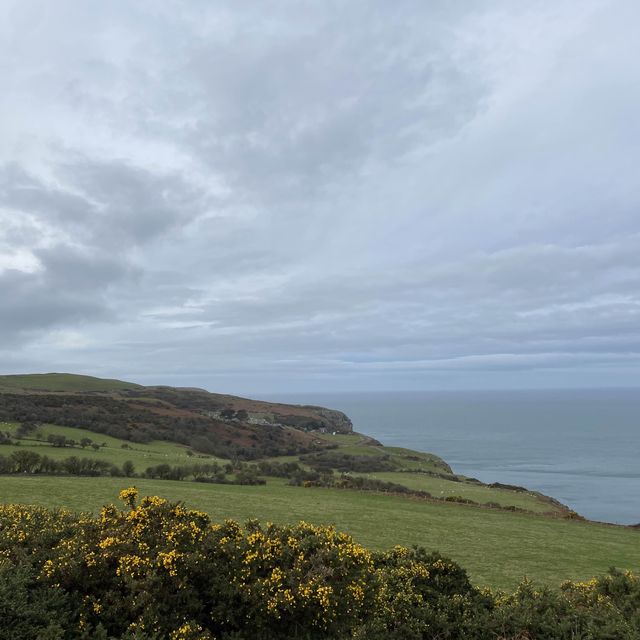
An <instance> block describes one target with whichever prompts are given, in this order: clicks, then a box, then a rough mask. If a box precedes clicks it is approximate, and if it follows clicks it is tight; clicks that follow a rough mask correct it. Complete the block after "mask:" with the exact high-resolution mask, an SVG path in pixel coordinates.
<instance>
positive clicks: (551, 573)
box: [0, 374, 640, 587]
mask: <svg viewBox="0 0 640 640" xmlns="http://www.w3.org/2000/svg"><path fill="white" fill-rule="evenodd" d="M0 474H2V477H1V482H0V502H16V501H18V502H24V503H36V504H40V505H44V506H49V507H58V506H61V507H69V508H72V509H77V510H96V509H98V508H99V507H100V504H101V503H102V502H103V501H104V500H106V499H108V496H109V495H111V494H113V492H114V490H116V489H117V488H122V487H124V486H126V484H130V483H131V482H132V480H130V479H128V478H135V480H133V482H135V483H136V485H138V486H139V487H140V488H141V489H142V490H143V491H146V492H150V493H158V494H163V495H167V496H171V497H173V498H174V499H182V500H184V501H186V502H188V503H189V504H190V505H192V506H194V507H198V508H201V509H204V510H206V511H208V512H210V513H211V514H212V515H215V517H216V518H225V517H233V518H239V519H242V520H244V519H248V518H254V517H258V518H261V519H265V520H271V521H274V522H281V523H284V522H292V521H296V520H298V519H304V520H307V521H310V522H315V523H318V524H321V523H335V524H337V525H339V526H340V527H341V528H343V529H345V530H347V531H349V532H350V533H352V534H353V535H355V536H356V538H357V539H358V540H359V541H362V542H364V543H366V544H368V545H370V546H372V547H374V548H385V547H389V546H393V545H394V544H406V545H411V544H418V545H424V546H426V547H428V548H431V549H439V550H441V551H443V552H446V553H448V554H451V555H452V556H453V557H454V558H456V559H461V560H464V562H465V564H466V565H467V566H468V567H469V569H470V570H471V575H472V577H473V578H474V580H475V581H477V583H479V584H491V585H493V586H509V587H510V586H513V585H515V584H516V583H517V581H518V580H519V579H520V578H521V577H522V576H523V575H525V574H527V575H529V576H532V577H534V578H536V579H538V580H542V581H544V582H547V583H550V584H551V583H557V582H558V581H559V580H562V579H565V578H583V577H588V576H591V575H593V574H595V573H598V572H601V571H603V570H605V569H606V568H608V566H610V565H615V566H619V567H631V568H637V567H638V563H639V562H640V556H638V553H637V551H638V548H640V547H638V545H637V536H638V535H639V533H638V531H636V530H634V529H633V528H631V527H615V526H606V525H598V524H595V523H590V522H585V521H583V519H581V518H580V517H579V516H578V514H575V513H574V512H572V511H571V510H569V509H568V508H567V507H565V506H564V505H562V504H560V503H558V502H557V501H555V500H553V499H552V498H550V497H547V496H543V495H541V494H539V493H537V492H534V491H528V490H527V489H524V488H520V487H509V486H504V485H499V484H492V485H488V484H484V483H482V482H479V481H477V480H475V479H473V478H465V477H463V476H459V475H457V474H455V472H454V471H453V470H452V469H451V468H450V467H449V466H448V465H447V463H446V462H445V461H443V460H442V459H441V458H439V457H438V456H436V455H434V454H431V453H425V452H419V451H412V450H409V449H403V448H399V447H388V446H384V445H383V444H381V443H378V442H376V441H375V440H372V439H371V438H368V437H367V436H366V435H363V434H359V433H354V432H353V430H352V427H351V423H350V421H349V419H348V418H347V417H346V416H345V415H344V414H341V413H339V412H335V411H332V410H330V409H324V408H319V407H307V406H296V405H286V404H278V403H268V402H262V401H254V400H249V399H245V398H238V397H235V396H227V395H220V394H212V393H208V392H206V391H203V390H200V389H179V388H172V387H143V386H140V385H129V383H125V382H120V381H117V380H106V381H103V380H100V379H97V378H86V377H84V376H72V375H64V374H46V375H43V376H4V377H2V378H0ZM87 476H96V477H87ZM98 476H101V477H98ZM125 476H126V478H125ZM176 480H178V481H180V482H176ZM559 558H561V560H559Z"/></svg>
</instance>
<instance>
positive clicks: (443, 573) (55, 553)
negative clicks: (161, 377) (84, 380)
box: [0, 489, 640, 640]
mask: <svg viewBox="0 0 640 640" xmlns="http://www.w3.org/2000/svg"><path fill="white" fill-rule="evenodd" d="M120 495H121V498H122V500H123V501H124V502H125V508H124V509H119V508H116V507H115V506H113V505H109V506H106V507H104V508H103V509H102V511H101V513H100V514H99V516H97V517H94V516H91V515H82V514H81V515H76V514H72V513H70V512H67V511H63V510H60V511H52V510H47V509H41V508H37V507H22V506H17V505H5V506H0V615H1V616H2V620H3V625H2V626H1V627H0V638H11V639H16V640H17V639H24V638H39V639H40V638H41V639H43V640H63V639H64V640H66V639H69V640H71V639H89V638H95V639H98V640H99V639H102V640H107V639H117V638H124V639H129V640H134V639H137V640H152V639H153V640H161V639H162V640H164V639H172V640H206V639H211V638H218V639H221V640H222V639H227V640H232V639H235V640H239V639H242V638H252V639H253V638H256V639H260V638H263V639H267V638H268V639H274V640H277V639H284V638H301V639H302V638H304V639H309V640H311V639H315V638H317V639H320V638H323V639H324V638H327V639H329V638H334V639H341V638H358V639H361V640H364V639H365V638H366V639H371V640H375V639H377V638H379V639H382V638H385V639H397V640H400V639H413V638H415V639H420V638H425V639H426V638H434V639H435V638H438V639H445V638H449V639H454V638H459V639H461V640H462V639H471V640H473V639H475V638H477V639H479V640H484V639H485V638H486V639H489V638H491V639H497V638H514V639H515V638H517V639H520V640H524V639H535V638H554V639H556V638H557V639H564V638H566V639H567V640H568V639H572V640H573V639H578V638H581V639H585V640H587V639H593V640H596V639H601V638H602V639H604V638H611V639H614V638H616V639H617V638H639V637H640V633H639V631H640V614H639V612H640V584H639V581H638V578H637V577H635V576H634V575H632V574H630V573H620V572H612V573H611V574H610V575H608V576H606V577H604V578H601V579H595V580H592V581H590V582H588V583H572V582H568V583H565V584H563V585H562V587H561V589H559V590H555V591H554V590H550V589H542V590H536V589H535V588H534V587H533V586H532V585H531V584H529V583H527V582H525V583H523V584H522V585H521V587H520V588H519V589H518V590H517V591H516V593H514V594H492V593H490V592H489V591H480V590H478V589H477V588H475V587H474V586H473V585H472V584H471V583H470V582H469V579H468V577H467V575H466V573H465V571H464V570H463V569H461V568H460V567H459V566H458V565H456V564H455V563H453V562H451V561H450V560H447V559H445V558H442V557H441V556H439V555H438V554H434V553H427V552H426V551H424V550H420V549H416V550H407V549H404V548H400V547H398V548H395V549H393V550H391V551H389V552H385V553H373V552H370V551H368V550H367V549H365V548H363V547H361V546H360V545H357V544H355V543H354V542H353V540H352V539H351V537H350V536H348V535H346V534H344V533H339V532H337V531H335V530H334V529H333V528H331V527H316V526H312V525H309V524H305V523H299V524H297V525H290V526H276V525H272V524H267V525H260V524H259V523H258V522H255V521H252V522H248V523H246V524H245V525H244V526H240V525H239V524H238V523H236V522H233V521H225V522H224V523H223V524H212V523H211V522H210V520H209V518H208V516H207V515H206V514H204V513H202V512H199V511H193V510H188V509H186V508H184V507H183V506H182V505H181V504H172V503H169V502H167V501H166V500H163V499H161V498H158V497H147V498H143V499H142V500H140V501H138V496H137V492H136V491H135V489H127V490H125V491H123V492H122V493H121V494H120Z"/></svg>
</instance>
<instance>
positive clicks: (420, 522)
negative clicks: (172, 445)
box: [0, 477, 640, 589]
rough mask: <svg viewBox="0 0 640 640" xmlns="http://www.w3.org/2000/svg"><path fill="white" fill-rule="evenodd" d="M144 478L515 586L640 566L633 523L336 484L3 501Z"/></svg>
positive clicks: (0, 491)
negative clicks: (415, 550)
mask: <svg viewBox="0 0 640 640" xmlns="http://www.w3.org/2000/svg"><path fill="white" fill-rule="evenodd" d="M128 484H134V485H135V486H136V487H138V488H139V489H140V491H141V492H142V494H144V495H161V496H164V497H166V498H169V499H172V500H182V501H184V502H185V503H186V504H187V506H189V507H194V508H198V509H201V510H203V511H206V512H208V513H209V514H210V515H211V517H212V518H213V519H214V520H215V521H222V520H224V519H225V518H233V519H236V520H239V521H241V522H244V521H246V520H248V519H250V518H258V519H260V520H262V521H271V522H277V523H285V522H296V521H298V520H305V521H307V522H312V523H316V524H329V523H332V524H335V525H336V526H337V527H338V529H340V530H343V531H348V532H349V533H351V534H352V535H353V536H354V537H355V539H356V540H357V541H358V542H360V543H362V544H365V545H367V546H369V547H371V548H376V549H387V548H390V547H393V546H395V545H398V544H399V545H406V546H411V545H413V544H417V545H422V546H424V547H426V548H427V549H434V550H435V549H437V550H439V551H440V552H441V553H443V554H445V555H448V556H449V557H451V558H452V559H454V560H455V561H457V562H459V563H460V564H462V566H464V567H465V568H467V569H468V570H469V572H470V576H471V578H472V579H473V581H474V582H475V583H476V584H478V585H489V586H492V587H500V588H509V589H510V588H513V587H514V586H515V585H516V584H517V583H518V582H519V581H520V579H522V578H523V577H524V576H528V577H529V578H531V579H533V580H534V581H536V582H542V583H546V584H549V585H554V586H557V585H558V584H559V583H560V582H561V581H562V580H565V579H569V578H572V579H580V580H583V579H588V578H590V577H592V576H594V575H598V574H601V573H604V572H605V571H606V570H607V569H608V568H609V567H610V566H617V567H624V568H630V569H632V570H635V571H638V570H639V569H640V533H639V532H638V531H636V530H633V529H631V528H627V527H613V526H606V525H597V524H593V523H586V522H578V521H570V520H563V519H558V518H550V517H541V516H535V515H530V514H522V513H509V512H506V511H498V510H491V509H483V508H478V507H473V506H465V505H457V504H445V503H440V504H436V503H430V502H425V501H420V500H415V499H411V498H403V497H398V496H386V495H382V494H377V493H369V492H357V491H348V490H345V491H341V490H336V489H322V488H309V489H307V488H302V487H290V486H287V485H285V484H284V482H283V481H280V482H276V481H273V482H270V483H269V484H267V485H265V486H260V487H246V486H233V485H206V484H199V483H191V482H172V481H168V480H164V481H161V480H147V479H135V480H129V481H127V480H124V479H122V478H43V477H25V478H15V477H9V478H2V479H1V480H0V502H21V503H30V504H39V505H44V506H64V507H69V508H72V509H77V510H91V511H94V512H96V511H97V510H98V509H99V508H100V507H101V506H102V505H103V504H105V503H108V502H114V500H115V496H116V495H117V493H118V491H119V490H120V489H122V488H124V487H125V486H127V485H128Z"/></svg>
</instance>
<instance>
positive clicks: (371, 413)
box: [278, 389, 640, 524]
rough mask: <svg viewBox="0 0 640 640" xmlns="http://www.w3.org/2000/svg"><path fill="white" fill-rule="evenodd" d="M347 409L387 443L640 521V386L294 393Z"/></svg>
mask: <svg viewBox="0 0 640 640" xmlns="http://www.w3.org/2000/svg"><path fill="white" fill-rule="evenodd" d="M278 399H279V400H281V401H286V402H296V403H308V404H319V405H323V406H326V407H331V408H334V409H340V410H342V411H344V412H345V413H346V414H347V415H348V416H349V417H350V418H351V419H352V420H353V423H354V427H355V429H356V430H357V431H361V432H363V433H366V434H367V435H370V436H373V437H374V438H377V439H378V440H380V441H381V442H382V443H383V444H387V445H396V446H403V447H409V448H412V449H419V450H421V451H431V452H433V453H436V454H437V455H439V456H441V457H442V458H444V459H445V460H446V461H447V462H448V463H449V464H450V465H451V466H452V467H453V470H454V471H455V472H456V473H460V474H464V475H466V476H472V477H475V478H478V479H480V480H482V481H484V482H496V481H497V482H504V483H508V484H517V485H522V486H525V487H528V488H530V489H537V490H538V491H542V492H543V493H546V494H548V495H551V496H553V497H555V498H557V499H558V500H560V501H561V502H564V503H565V504H567V505H569V506H570V507H572V508H573V509H575V510H576V511H578V512H579V513H581V514H582V515H584V516H586V517H588V518H591V519H595V520H602V521H607V522H617V523H623V524H635V523H639V522H640V389H636V390H581V391H574V390H570V391H566V390H563V391H500V392H497V391H479V392H476V391H474V392H470V391H452V392H440V391H439V392H402V393H391V392H390V393H370V394H369V393H335V394H305V395H289V396H286V397H281V398H278Z"/></svg>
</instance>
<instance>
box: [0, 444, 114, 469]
mask: <svg viewBox="0 0 640 640" xmlns="http://www.w3.org/2000/svg"><path fill="white" fill-rule="evenodd" d="M3 473H4V474H6V473H28V474H43V475H71V476H121V475H123V472H122V471H121V470H120V469H119V468H118V467H117V466H116V465H114V464H111V463H110V462H106V461H104V460H95V459H93V458H78V457H76V456H69V457H68V458H65V459H64V460H52V459H51V458H49V457H48V456H41V455H40V454H39V453H36V452H35V451H29V450H28V449H26V448H25V449H22V450H21V451H14V452H13V453H12V454H11V455H10V456H8V457H5V456H1V455H0V474H3Z"/></svg>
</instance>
